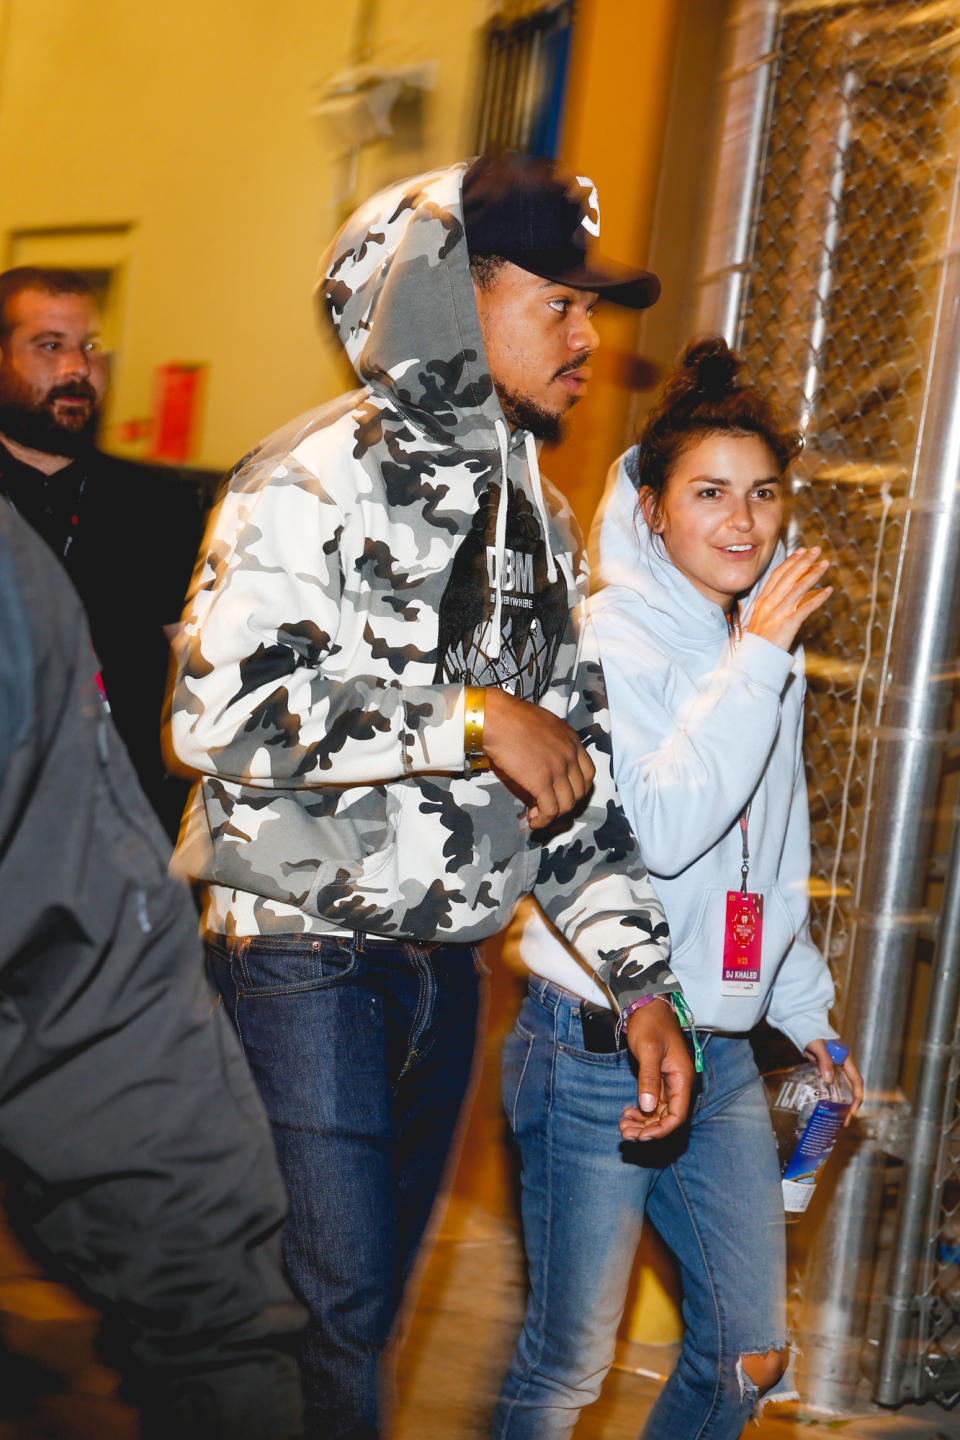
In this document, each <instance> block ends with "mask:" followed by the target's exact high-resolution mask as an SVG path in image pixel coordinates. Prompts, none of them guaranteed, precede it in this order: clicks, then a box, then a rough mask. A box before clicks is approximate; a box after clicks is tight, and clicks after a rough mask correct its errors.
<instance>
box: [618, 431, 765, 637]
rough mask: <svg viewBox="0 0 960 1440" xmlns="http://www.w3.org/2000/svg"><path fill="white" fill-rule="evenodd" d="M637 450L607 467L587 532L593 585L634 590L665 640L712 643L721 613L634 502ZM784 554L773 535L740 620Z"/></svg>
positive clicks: (722, 629)
mask: <svg viewBox="0 0 960 1440" xmlns="http://www.w3.org/2000/svg"><path fill="white" fill-rule="evenodd" d="M638 454H639V450H638V447H637V446H636V445H634V446H632V447H631V448H630V449H629V450H628V451H627V452H626V454H624V455H622V456H621V457H620V459H619V460H617V461H615V463H614V464H613V465H612V466H611V467H610V474H609V477H608V480H607V487H606V491H605V493H604V497H603V500H602V501H601V504H600V508H599V510H598V511H597V515H596V518H595V520H594V522H593V528H592V530H591V533H590V568H591V573H592V576H593V581H592V589H593V590H594V592H596V591H598V590H601V589H605V588H607V587H610V588H613V587H616V588H617V589H618V590H624V591H632V592H633V593H634V594H635V595H639V596H640V597H641V599H642V600H643V602H644V604H645V606H646V607H647V611H648V615H649V622H650V624H651V626H652V628H653V629H655V630H656V632H657V634H659V635H661V636H662V637H663V638H664V639H666V640H667V641H668V642H669V643H670V644H673V645H677V644H679V645H685V646H687V647H688V648H689V647H699V646H702V645H715V644H716V641H717V639H718V638H721V639H722V638H723V637H725V636H726V634H727V622H726V617H725V616H724V613H723V611H722V609H721V608H720V606H719V605H716V604H714V602H713V601H712V600H708V599H707V597H706V596H705V595H701V594H700V591H699V590H698V589H697V588H696V586H695V585H693V584H691V582H690V581H689V580H688V579H687V577H686V576H685V575H683V574H681V572H680V571H679V570H678V569H677V567H676V566H675V565H674V564H673V562H672V560H670V559H669V558H668V557H667V553H666V551H665V549H664V547H663V543H662V541H661V540H660V538H659V537H658V536H656V535H653V534H652V533H651V531H650V530H649V528H648V526H647V523H646V521H645V520H644V518H643V513H642V511H641V509H640V506H639V504H638V503H637V489H636V477H637V457H638ZM785 555H786V551H785V550H784V547H783V545H782V544H781V543H780V542H779V541H778V542H777V547H776V549H775V550H774V552H773V556H772V557H771V560H770V563H769V565H768V566H767V568H766V569H765V570H764V572H763V574H762V575H761V576H760V577H759V579H758V580H757V581H756V582H755V584H754V585H753V587H752V589H751V590H750V591H749V592H748V594H747V595H746V596H745V597H744V598H743V599H741V601H740V615H741V619H742V620H746V619H748V618H749V615H750V612H751V611H752V609H753V604H754V601H755V600H756V597H757V595H758V594H759V592H760V590H761V589H762V587H763V584H764V581H765V580H766V578H767V576H768V575H769V574H770V572H771V571H772V570H774V569H775V568H776V566H777V565H779V564H780V562H781V560H783V559H784V558H785Z"/></svg>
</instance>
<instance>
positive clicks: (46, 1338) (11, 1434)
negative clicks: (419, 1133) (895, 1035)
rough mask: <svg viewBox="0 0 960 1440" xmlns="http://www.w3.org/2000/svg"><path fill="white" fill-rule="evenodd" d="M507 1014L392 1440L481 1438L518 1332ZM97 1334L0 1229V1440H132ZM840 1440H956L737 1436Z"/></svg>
mask: <svg viewBox="0 0 960 1440" xmlns="http://www.w3.org/2000/svg"><path fill="white" fill-rule="evenodd" d="M515 1008H516V985H515V984H514V982H513V981H512V979H511V978H510V976H509V974H508V973H507V972H504V971H503V970H501V969H499V968H498V971H497V974H496V975H495V984H494V987H493V1004H492V1009H491V1016H490V1025H489V1029H488V1041H487V1045H486V1047H485V1050H486V1055H485V1063H484V1068H483V1073H482V1075H481V1077H480V1083H479V1086H478V1092H477V1098H476V1102H475V1105H474V1109H473V1114H472V1116H471V1120H470V1123H469V1125H468V1127H467V1129H466V1132H465V1137H464V1145H463V1150H462V1154H461V1157H460V1162H459V1165H458V1167H457V1172H456V1176H455V1178H454V1181H453V1185H452V1189H451V1195H450V1199H449V1203H448V1205H447V1206H446V1209H445V1210H444V1212H443V1214H442V1216H441V1217H439V1219H438V1222H437V1229H436V1233H435V1236H434V1243H433V1246H432V1249H431V1250H430V1252H429V1255H428V1257H427V1258H426V1260H425V1263H424V1266H423V1269H422V1272H421V1275H420V1280H419V1287H418V1290H417V1293H416V1303H415V1305H413V1306H412V1307H411V1313H410V1315H409V1316H408V1323H407V1329H406V1335H405V1338H404V1342H403V1344H402V1345H401V1346H399V1347H398V1353H397V1355H396V1357H395V1369H396V1385H397V1405H396V1413H395V1415H394V1424H393V1436H394V1440H482V1437H486V1436H487V1435H488V1433H489V1423H490V1415H491V1412H492V1410H493V1406H494V1404H495V1400H496V1395H497V1392H498V1389H499V1385H500V1380H501V1377H502V1375H503V1372H504V1370H505V1369H506V1366H507V1363H508V1361H509V1357H510V1354H511V1352H512V1348H513V1345H514V1341H515V1339H516V1334H517V1331H518V1329H519V1326H520V1317H521V1313H522V1308H523V1298H524V1295H523V1258H522V1251H521V1246H520V1241H519V1237H518V1233H517V1226H516V1219H515V1215H514V1206H513V1181H512V1172H511V1161H510V1157H509V1152H508V1149H507V1147H506V1145H505V1144H504V1140H503V1124H502V1120H501V1116H500V1104H499V1080H498V1069H499V1047H500V1037H501V1035H502V1033H503V1032H504V1031H505V1030H506V1029H507V1028H508V1026H509V1025H510V1024H511V1023H512V1015H513V1013H514V1011H515ZM96 1328H97V1317H96V1315H95V1314H94V1313H93V1312H92V1311H90V1310H88V1309H86V1308H85V1307H84V1306H83V1305H81V1304H80V1302H79V1301H77V1300H76V1299H75V1298H74V1297H73V1296H72V1295H71V1294H70V1293H69V1292H68V1291H66V1290H64V1289H63V1288H62V1287H60V1286H58V1285H55V1284H53V1283H52V1282H51V1281H49V1280H48V1279H47V1278H46V1277H45V1276H43V1275H42V1273H41V1272H39V1271H38V1270H37V1269H36V1267H35V1266H34V1265H32V1263H31V1262H30V1261H29V1260H28V1259H27V1258H26V1257H25V1256H24V1255H23V1254H22V1252H20V1251H19V1249H18V1248H17V1247H16V1245H15V1243H14V1242H13V1241H12V1240H11V1238H10V1237H9V1236H8V1235H4V1234H3V1232H2V1230H0V1340H2V1343H3V1347H4V1349H5V1351H6V1354H5V1355H3V1356H0V1440H136V1437H137V1435H138V1429H139V1427H138V1424H137V1419H136V1416H135V1415H134V1414H133V1413H132V1412H131V1411H130V1410H129V1409H127V1408H126V1407H125V1406H123V1405H122V1404H121V1403H120V1402H119V1401H118V1400H117V1398H116V1394H115V1391H116V1384H117V1380H116V1376H115V1375H113V1374H112V1373H111V1372H110V1371H109V1370H106V1369H105V1368H104V1367H103V1366H102V1365H100V1364H99V1363H98V1361H97V1360H96V1358H95V1353H94V1349H93V1341H94V1337H95V1334H96ZM675 1353H676V1348H675V1346H672V1345H666V1344H662V1345H651V1344H639V1343H637V1342H636V1341H623V1342H622V1343H621V1345H620V1347H619V1350H618V1356H617V1363H616V1365H615V1368H614V1370H613V1371H612V1372H611V1374H610V1376H609V1377H608V1381H607V1384H606V1385H605V1387H604V1391H603V1394H602V1396H601V1398H600V1400H599V1401H598V1402H597V1403H596V1405H594V1406H592V1407H591V1408H590V1409H589V1410H588V1411H586V1412H584V1415H583V1416H582V1418H581V1421H580V1424H579V1426H578V1428H577V1431H576V1440H634V1437H636V1436H637V1434H638V1432H639V1431H640V1429H641V1428H642V1424H643V1421H644V1418H645V1416H646V1414H647V1412H648V1410H649V1408H650V1406H651V1404H652V1402H653V1400H654V1399H655V1397H656V1395H657V1392H658V1389H659V1386H660V1384H661V1383H662V1379H663V1377H664V1376H665V1375H666V1374H667V1373H668V1372H669V1370H670V1368H671V1366H672V1364H673V1360H674V1357H675ZM838 1432H841V1433H842V1434H843V1435H844V1436H845V1437H847V1440H874V1437H876V1440H882V1437H888V1440H900V1437H902V1440H960V1407H958V1408H957V1411H954V1412H947V1411H945V1410H943V1409H942V1408H941V1407H939V1406H938V1405H936V1404H928V1405H925V1406H920V1407H907V1408H905V1409H902V1410H899V1411H895V1412H891V1411H889V1410H880V1409H879V1408H878V1407H875V1406H871V1405H870V1404H869V1401H868V1400H865V1401H864V1404H863V1406H862V1407H861V1409H860V1411H859V1412H858V1413H857V1414H855V1415H850V1416H844V1417H839V1418H837V1417H834V1418H830V1419H827V1418H824V1417H817V1416H814V1415H811V1414H809V1413H806V1412H804V1410H803V1409H802V1407H800V1406H799V1405H798V1404H796V1403H786V1404H783V1405H778V1406H772V1405H771V1406H769V1407H768V1408H767V1409H766V1410H765V1412H764V1414H763V1416H762V1417H761V1419H760V1420H759V1422H757V1423H756V1424H755V1425H751V1426H750V1427H749V1430H748V1435H749V1436H756V1437H757V1440H830V1437H833V1440H836V1436H837V1434H838ZM677 1440H683V1437H681V1436H678V1437H677Z"/></svg>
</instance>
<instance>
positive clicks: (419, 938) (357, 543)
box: [171, 156, 691, 1436]
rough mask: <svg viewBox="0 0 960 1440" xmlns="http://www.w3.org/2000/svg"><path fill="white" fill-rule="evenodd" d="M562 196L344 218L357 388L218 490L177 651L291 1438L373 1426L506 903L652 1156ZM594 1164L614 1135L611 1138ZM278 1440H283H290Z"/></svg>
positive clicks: (675, 1055) (540, 168)
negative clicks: (603, 1000)
mask: <svg viewBox="0 0 960 1440" xmlns="http://www.w3.org/2000/svg"><path fill="white" fill-rule="evenodd" d="M598 231H599V214H598V210H597V201H596V192H595V191H592V187H591V183H590V182H589V181H586V182H584V181H573V180H570V179H568V178H567V177H564V176H561V175H559V174H558V173H557V172H556V171H555V170H554V168H553V167H552V166H551V164H550V163H549V162H546V161H539V160H530V159H525V158H521V157H516V156H514V157H508V158H505V159H492V158H482V159H481V160H479V161H475V162H474V163H473V164H472V165H471V166H466V165H463V164H461V165H456V166H453V167H451V168H450V169H448V170H444V171H437V172H435V173H432V174H429V175H425V176H420V177H417V178H416V179H414V180H411V181H408V182H406V183H403V184H399V185H395V186H393V187H391V188H390V189H388V190H386V191H383V192H382V193H381V194H379V195H377V196H376V197H374V199H373V200H371V201H370V202H369V203H368V204H366V205H364V206H363V207H361V209H360V210H358V211H357V212H356V214H355V215H354V216H353V217H352V218H351V219H350V220H349V221H348V222H347V223H346V225H345V226H344V227H343V229H342V230H341V231H340V233H339V234H338V235H337V237H336V239H335V240H334V242H333V245H332V247H331V249H330V251H329V252H328V254H327V256H326V257H325V259H324V262H323V266H322V271H321V280H320V284H319V287H318V290H319V294H320V296H321V297H322V300H323V302H324V303H325V307H326V309H327V310H328V311H329V315H330V317H331V318H332V321H333V324H334V326H335V327H336V330H337V332H338V334H339V338H340V340H341V342H342V344H343V345H344V347H345V349H346V351H347V354H348V355H349V357H350V359H351V361H352V363H353V365H354V368H355V369H356V371H357V373H358V375H359V377H360V380H361V382H362V386H363V388H362V389H360V390H358V391H355V392H353V393H351V394H348V395H345V396H342V397H341V398H340V399H338V400H336V401H334V402H333V403H331V404H329V405H326V406H324V407H323V408H321V409H320V410H317V411H314V412H312V413H311V414H308V415H306V416H303V417H301V418H299V419H298V420H295V421H294V422H292V424H290V425H289V426H287V427H286V428H285V429H283V430H281V431H279V432H278V433H277V434H275V435H273V436H272V437H271V438H270V439H268V440H267V441H265V442H264V443H263V444H262V445H261V446H260V447H259V448H258V449H257V450H256V451H254V452H253V454H252V455H251V456H249V457H248V458H247V459H246V461H245V462H244V463H242V464H241V465H240V466H239V467H238V469H237V471H236V472H235V473H234V474H233V476H232V478H231V481H230V484H229V488H228V490H227V493H226V495H225V497H224V499H223V501H222V504H221V507H220V510H219V514H218V516H217V517H216V518H215V521H214V523H213V526H212V529H211V532H210V534H209V536H208V542H207V549H206V554H205V559H204V561H203V563H202V565H201V567H200V569H199V570H198V573H197V577H196V580H195V589H194V593H193V596H192V600H191V604H190V606H189V608H188V612H187V617H186V624H185V629H184V632H183V635H182V637H181V641H180V655H179V673H178V680H177V685H176V690H175V694H174V699H173V710H172V726H171V729H172V740H173V744H174V748H175V749H176V751H177V753H178V754H179V756H180V758H181V759H182V760H184V761H185V762H186V763H187V764H189V765H191V766H193V767H195V768H196V769H197V770H199V771H200V772H201V774H202V777H203V778H202V780H201V783H200V785H199V787H198V790H197V793H196V795H195V797H194V802H193V806H192V809H191V810H190V812H189V817H188V823H187V826H186V829H185V832H184V836H183V839H182V841H181V846H180V863H181V864H182V866H183V868H184V869H185V870H186V871H187V873H188V874H189V875H190V876H191V877H192V878H193V879H195V880H198V881H200V882H201V883H202V885H203V888H204V892H205V896H206V909H205V920H204V924H205V930H206V933H207V938H208V945H209V954H210V958H211V966H212V973H213V977H214V981H215V983H216V985H217V987H218V988H219V990H220V993H221V994H222V996H223V997H224V1000H225V1002H226V1004H227V1005H228V1007H229V1010H230V1013H231V1015H232V1016H233V1018H234V1021H235V1023H236V1026H237V1029H238V1031H239V1033H240V1036H241V1039H242V1041H243V1044H244V1047H245V1050H246V1053H247V1056H248V1059H249V1061H250V1064H251V1067H252V1069H253V1073H254V1075H255V1077H256V1079H257V1081H258V1083H259V1085H260V1089H261V1093H262V1095H263V1098H264V1101H265V1103H266V1108H267V1111H268V1114H269V1115H270V1119H271V1122H272V1124H273V1128H274V1137H275V1141H276V1145H277V1152H278V1156H279V1159H280V1164H281V1168H282V1170H283V1172H284V1176H285V1179H286V1183H287V1187H288V1190H289V1196H290V1214H289V1219H288V1222H287V1231H286V1239H285V1258H286V1261H287V1265H288V1267H289V1270H290V1274H291V1276H292V1278H293V1280H294V1283H295V1285H296V1286H297V1288H298V1289H299V1291H300V1293H301V1295H302V1297H303V1298H304V1300H305V1301H306V1302H307V1304H308V1306H309V1307H310V1310H311V1313H312V1317H313V1318H312V1323H311V1327H310V1329H309V1331H308V1335H307V1339H306V1341H305V1344H304V1347H303V1350H302V1353H301V1368H302V1373H303V1377H304V1383H305V1390H306V1407H307V1416H308V1433H309V1434H312V1435H316V1436H320V1435H323V1436H346V1435H350V1436H361V1435H362V1436H375V1435H377V1434H378V1433H379V1428H378V1427H379V1418H378V1417H379V1408H378V1389H379V1383H380V1381H379V1374H378V1361H379V1357H380V1355H381V1352H382V1350H383V1348H384V1346H385V1344H386V1343H387V1341H388V1339H389V1336H390V1333H391V1329H392V1327H393V1323H394V1320H395V1317H396V1313H397V1308H398V1305H399V1301H400V1297H401V1293H402V1288H403V1283H404V1281H405V1279H406V1277H407V1275H408V1274H409V1271H410V1268H411V1265H412V1262H413V1260H414V1258H415V1255H416V1251H417V1246H418V1243H419V1241H420V1238H421V1236H422V1234H423V1231H424V1227H425V1225H426V1222H427V1220H428V1218H429V1214H430V1209H431V1206H432V1203H433V1200H434V1198H435V1195H436V1192H437V1188H438V1186H439V1183H440V1180H441V1176H442V1172H443V1167H444V1163H445V1161H446V1158H447V1155H448V1152H449V1148H450V1143H451V1138H452V1135H453V1132H454V1128H455V1125H456V1121H457V1116H458V1114H459V1110H460V1106H461V1103H462V1099H463V1096H464V1093H465V1090H466V1087H467V1084H468V1079H469V1075H470V1070H471V1064H472V1055H473V1049H474V1036H475V1030H476V1019H477V1010H478V981H477V965H476V957H475V952H474V950H473V948H472V947H473V946H474V945H475V944H476V943H477V942H478V941H481V940H483V939H485V938H487V937H488V936H491V935H493V934H495V933H496V932H497V931H498V930H500V929H502V928H503V926H504V925H505V924H506V923H507V921H508V920H509V919H510V916H511V914H512V913H513V910H514V906H515V904H516V902H517V900H518V899H519V898H520V896H522V895H524V894H525V893H528V892H531V891H532V892H533V893H534V894H535V895H536V897H537V899H538V900H539V902H540V905H541V906H542V908H543V910H544V911H545V913H546V914H547V916H548V917H549V919H550V920H551V921H552V923H553V924H554V925H555V926H556V927H557V928H558V930H559V931H561V932H562V934H563V935H565V936H566V937H567V939H568V940H569V941H570V942H571V943H572V944H573V945H574V946H575V947H576V948H577V951H578V953H579V954H580V955H581V956H582V958H583V962H584V964H586V965H587V966H589V967H590V968H591V969H592V970H593V971H594V972H595V973H596V975H597V977H598V978H599V980H600V981H601V983H602V984H603V985H604V986H605V987H606V988H607V989H608V991H609V992H610V994H611V996H612V998H613V1001H614V1003H615V1005H616V1006H617V1007H618V1008H619V1009H620V1011H621V1013H622V1014H624V1015H625V1017H626V1019H625V1030H626V1036H627V1043H628V1044H629V1045H630V1047H631V1049H632V1050H633V1051H634V1054H635V1055H636V1056H637V1058H638V1061H639V1066H640V1071H639V1089H640V1094H641V1103H642V1106H643V1108H644V1109H645V1110H646V1111H648V1112H649V1114H650V1137H651V1138H655V1137H656V1136H659V1135H662V1134H665V1133H667V1132H668V1131H669V1130H671V1129H672V1128H674V1126H675V1125H677V1124H678V1123H679V1122H680V1120H681V1119H682V1118H683V1116H684V1114H685V1111H686V1105H687V1101H688V1099H689V1089H690V1075H691V1071H690V1062H689V1058H688V1053H687V1049H686V1046H685V1043H684V1041H683V1038H682V1035H681V1033H680V1030H679V1028H678V1026H677V1023H676V1020H675V1017H674V1013H673V1010H672V1008H671V1005H670V1004H669V1003H668V1004H650V1005H647V1004H646V1001H647V1000H648V999H652V998H655V997H659V996H661V995H662V996H664V997H667V998H669V997H670V996H671V995H672V994H675V993H676V992H678V990H679V986H678V984H677V981H676V980H675V979H674V977H673V975H672V973H671V971H670V969H669V966H668V956H669V941H668V936H667V930H666V926H665V924H664V920H663V913H662V911H661V908H660V905H659V903H658V901H657V900H656V897H655V895H654V893H653V891H652V890H651V888H650V885H649V882H648V880H647V876H646V871H645V869H644V866H643V862H642V859H641V857H640V854H639V852H638V850H637V846H636V842H635V841H634V839H633V836H632V834H631V832H630V829H629V827H628V825H627V823H626V821H625V819H624V815H623V812H622V810H621V807H620V803H619V799H618V797H617V795H616V791H615V788H614V785H613V781H612V778H611V772H610V741H609V729H608V719H607V713H606V703H605V696H604V689H603V678H602V674H601V671H600V667H599V665H598V663H597V661H596V659H595V658H594V647H593V641H592V637H591V634H590V632H589V629H588V628H587V627H586V626H584V625H583V624H582V623H581V611H582V606H583V600H584V596H585V589H586V578H585V567H584V561H583V555H582V550H581V547H580V543H579V540H578V538H577V537H576V534H575V528H574V522H573V520H572V516H571V514H570V512H569V510H568V508H567V507H566V505H565V504H564V502H563V501H562V500H561V499H560V497H559V496H558V495H557V494H556V493H555V492H554V491H553V490H552V489H549V488H548V487H547V486H545V485H544V484H543V483H542V481H541V478H540V473H539V466H538V460H537V444H536V441H537V438H551V437H552V438H555V437H556V435H557V433H558V431H559V426H560V421H561V419H562V417H563V415H564V414H565V413H566V411H567V410H568V409H569V408H570V406H571V405H572V404H573V403H574V401H575V400H576V399H577V398H578V396H579V394H580V393H581V392H582V390H583V388H584V386H585V384H586V380H587V376H588V371H587V370H586V369H585V368H584V367H585V362H586V361H587V360H588V359H589V356H590V353H591V352H592V351H593V349H595V347H596V344H597V334H596V331H595V330H594V328H593V324H592V320H591V316H592V313H593V307H594V305H595V304H596V302H597V298H598V295H601V294H602V295H603V296H604V298H609V299H612V300H613V301H614V302H615V303H620V304H626V305H630V306H633V307H635V308H640V307H642V306H644V305H648V304H651V303H652V302H653V301H654V300H655V299H656V297H657V293H658V290H659V285H658V282H657V281H656V278H655V277H654V276H651V275H648V274H646V273H645V272H643V271H640V272H636V271H626V270H623V269H622V268H620V267H617V268H614V267H612V266H611V265H610V264H609V263H608V262H601V261H599V260H597V259H596V258H595V257H593V256H592V253H591V252H590V251H589V250H588V248H587V244H588V232H589V233H590V234H592V235H596V234H597V233H598ZM618 1142H619V1136H618V1135H617V1134H616V1133H615V1134H613V1135H612V1136H611V1143H612V1144H616V1143H618ZM311 1427H312V1428H311Z"/></svg>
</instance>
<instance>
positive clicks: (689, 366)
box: [679, 335, 741, 398]
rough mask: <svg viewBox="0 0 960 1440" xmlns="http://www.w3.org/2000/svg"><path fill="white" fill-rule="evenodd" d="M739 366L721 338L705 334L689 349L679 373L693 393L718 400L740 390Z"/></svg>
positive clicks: (693, 341) (681, 362)
mask: <svg viewBox="0 0 960 1440" xmlns="http://www.w3.org/2000/svg"><path fill="white" fill-rule="evenodd" d="M740 365H741V362H740V357H739V356H738V355H735V354H734V353H733V351H732V350H731V349H730V347H729V346H728V345H727V342H726V340H724V338H723V336H722V335H704V336H701V338H700V339H698V340H692V341H691V342H690V344H689V345H688V346H687V347H686V349H685V350H684V352H683V354H682V355H681V357H680V366H679V370H680V373H681V374H682V376H683V379H684V381H685V382H686V387H687V388H688V389H689V390H690V391H691V392H692V393H693V394H696V395H703V396H705V397H710V398H713V397H717V398H719V397H720V396H722V395H726V394H729V392H730V391H731V390H736V389H737V388H738V386H737V375H738V373H739V371H740Z"/></svg>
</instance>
